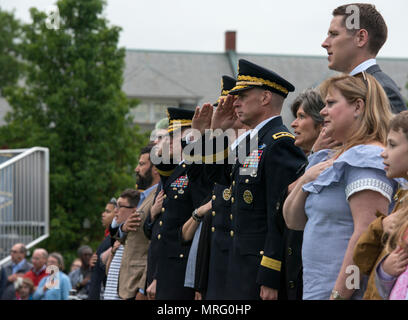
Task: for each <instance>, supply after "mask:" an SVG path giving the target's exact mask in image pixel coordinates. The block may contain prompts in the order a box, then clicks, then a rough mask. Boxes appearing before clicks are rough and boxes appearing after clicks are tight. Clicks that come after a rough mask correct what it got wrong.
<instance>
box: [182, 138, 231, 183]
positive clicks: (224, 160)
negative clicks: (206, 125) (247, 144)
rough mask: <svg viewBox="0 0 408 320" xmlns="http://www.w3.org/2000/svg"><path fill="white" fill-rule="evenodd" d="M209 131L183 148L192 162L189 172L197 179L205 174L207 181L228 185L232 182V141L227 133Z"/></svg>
mask: <svg viewBox="0 0 408 320" xmlns="http://www.w3.org/2000/svg"><path fill="white" fill-rule="evenodd" d="M209 133H210V131H207V133H206V134H205V135H203V136H202V137H201V138H200V139H199V140H198V141H196V142H194V143H192V144H190V145H189V146H188V147H187V148H185V149H184V150H183V153H184V158H185V159H186V162H187V163H189V164H191V165H190V169H189V174H190V175H191V178H192V179H193V180H195V178H196V177H197V176H199V177H201V176H203V175H205V176H206V177H207V181H211V182H217V183H220V184H224V185H227V184H228V183H230V181H229V180H230V179H229V173H230V172H231V165H228V163H231V161H232V160H234V159H231V157H232V155H231V153H230V147H229V146H230V141H229V139H228V137H227V136H226V135H221V136H218V137H214V136H211V135H210V134H209Z"/></svg>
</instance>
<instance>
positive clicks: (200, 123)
mask: <svg viewBox="0 0 408 320" xmlns="http://www.w3.org/2000/svg"><path fill="white" fill-rule="evenodd" d="M213 110H214V108H213V106H212V104H211V103H204V104H203V106H202V107H201V108H200V107H199V106H197V107H196V109H195V112H194V116H193V120H192V124H191V128H193V129H196V130H198V131H200V133H201V135H203V134H204V131H205V130H206V129H210V127H211V119H212V116H213Z"/></svg>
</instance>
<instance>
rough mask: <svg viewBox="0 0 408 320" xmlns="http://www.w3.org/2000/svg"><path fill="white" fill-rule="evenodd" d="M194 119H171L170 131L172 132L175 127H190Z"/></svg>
mask: <svg viewBox="0 0 408 320" xmlns="http://www.w3.org/2000/svg"><path fill="white" fill-rule="evenodd" d="M191 123H192V120H188V119H187V120H186V119H182V120H170V123H169V129H168V132H172V131H174V130H175V129H178V128H181V127H188V126H191Z"/></svg>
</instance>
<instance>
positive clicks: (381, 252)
mask: <svg viewBox="0 0 408 320" xmlns="http://www.w3.org/2000/svg"><path fill="white" fill-rule="evenodd" d="M381 156H382V157H383V158H384V165H385V167H384V170H385V171H386V173H387V177H388V178H394V179H396V180H398V181H399V182H400V188H399V190H398V191H397V193H396V194H395V196H394V201H395V206H394V209H393V211H392V213H391V214H390V215H389V216H386V215H384V213H378V218H377V219H376V220H374V221H373V222H372V223H371V224H370V226H369V227H368V229H367V231H366V232H364V233H363V234H362V236H361V237H360V239H359V241H358V242H357V245H356V247H355V250H354V256H353V261H354V263H355V264H356V265H357V266H358V267H359V268H360V271H361V272H362V273H363V274H366V275H369V276H370V278H369V281H368V285H367V288H366V291H365V293H364V299H367V300H373V299H374V300H379V299H383V298H384V297H383V296H382V295H381V294H380V293H379V292H378V290H377V289H378V288H377V286H376V281H375V276H376V266H378V264H379V262H381V261H383V259H384V257H385V256H387V255H388V254H389V253H390V251H388V250H387V248H385V244H386V242H387V239H388V238H389V235H390V234H394V233H395V232H396V231H395V230H396V229H398V226H401V224H402V223H403V222H404V221H406V220H407V219H408V201H407V200H408V188H407V187H406V186H404V184H406V182H407V181H406V179H407V178H408V174H407V171H408V111H404V112H401V113H400V114H398V115H396V116H394V118H393V119H392V120H391V122H390V125H389V132H388V135H387V146H386V148H385V150H384V151H383V153H382V154H381ZM394 249H395V247H394ZM392 257H394V258H395V256H394V255H392ZM394 280H395V279H394ZM394 282H395V281H394Z"/></svg>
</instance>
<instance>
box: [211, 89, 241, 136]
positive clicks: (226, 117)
mask: <svg viewBox="0 0 408 320" xmlns="http://www.w3.org/2000/svg"><path fill="white" fill-rule="evenodd" d="M234 99H235V97H234V96H232V95H228V96H227V97H226V98H221V99H220V102H219V103H218V107H217V108H216V110H215V112H214V116H213V119H212V122H211V129H213V130H215V129H222V130H223V131H225V130H227V129H229V128H232V127H233V125H234V123H235V121H237V120H238V116H237V114H236V113H235V107H234Z"/></svg>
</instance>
